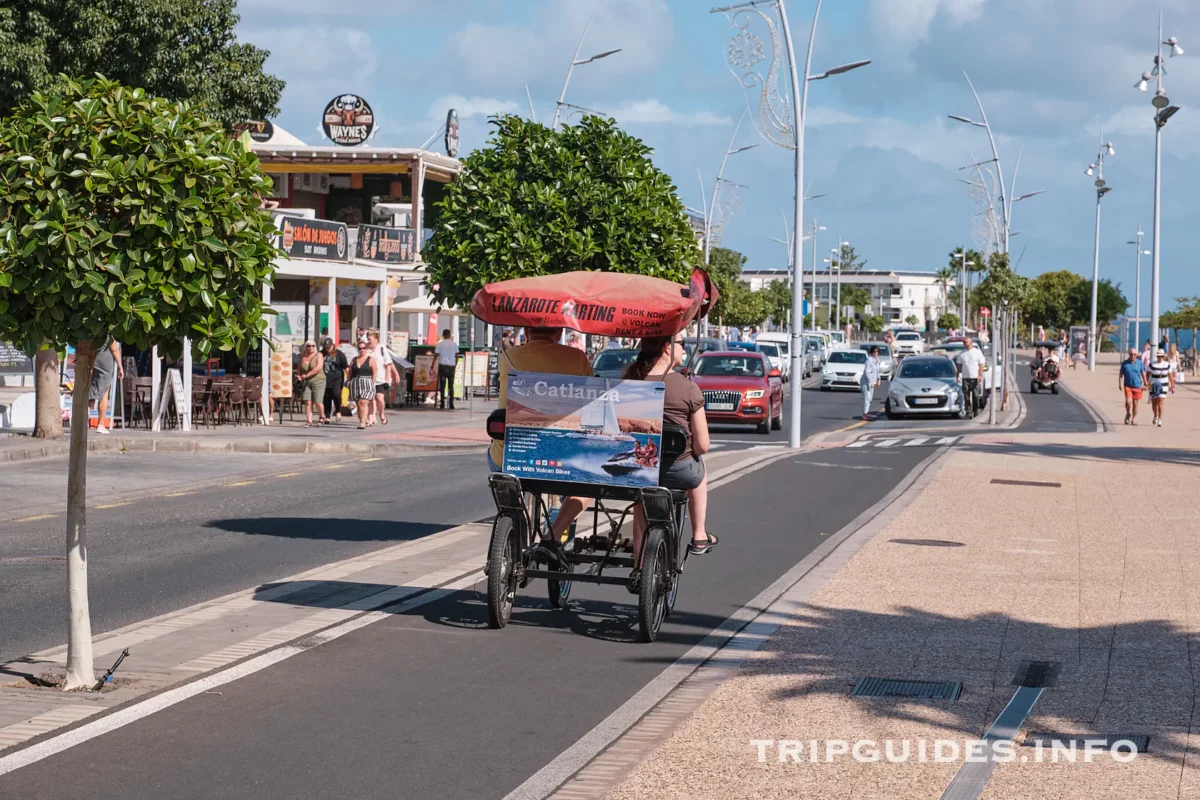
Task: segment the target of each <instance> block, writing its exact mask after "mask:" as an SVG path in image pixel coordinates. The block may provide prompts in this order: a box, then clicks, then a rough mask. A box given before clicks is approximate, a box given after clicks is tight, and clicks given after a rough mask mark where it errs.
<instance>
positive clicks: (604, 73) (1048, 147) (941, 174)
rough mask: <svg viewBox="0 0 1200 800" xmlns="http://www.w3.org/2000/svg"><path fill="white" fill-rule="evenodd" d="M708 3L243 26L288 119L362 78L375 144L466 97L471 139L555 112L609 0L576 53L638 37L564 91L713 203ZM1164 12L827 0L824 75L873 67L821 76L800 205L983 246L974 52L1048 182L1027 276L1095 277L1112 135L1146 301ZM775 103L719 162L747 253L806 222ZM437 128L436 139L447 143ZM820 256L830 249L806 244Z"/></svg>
mask: <svg viewBox="0 0 1200 800" xmlns="http://www.w3.org/2000/svg"><path fill="white" fill-rule="evenodd" d="M710 7H711V6H710V3H709V0H600V2H599V6H598V9H597V0H503V1H501V0H371V1H370V2H367V0H336V2H335V1H333V0H241V2H240V3H239V12H240V13H241V15H242V21H241V24H240V26H239V29H238V35H239V37H240V38H241V39H243V40H246V41H250V42H253V43H255V44H257V45H259V46H261V47H264V48H266V49H268V50H270V51H271V56H270V58H269V60H268V61H267V68H268V70H269V71H271V72H272V73H273V74H275V75H278V76H279V77H281V78H283V79H284V80H286V81H287V89H286V90H285V91H284V94H283V98H282V100H281V103H280V105H281V114H280V115H279V117H278V118H277V120H276V122H278V123H279V124H281V125H282V126H283V127H284V128H286V129H288V130H289V131H290V132H291V133H293V134H295V135H296V136H298V137H299V138H301V139H302V140H304V141H305V142H309V143H317V142H318V141H319V140H320V134H319V132H318V130H317V128H318V124H319V121H320V115H321V111H322V110H323V109H324V107H325V105H326V104H327V102H328V101H329V100H330V99H331V98H333V97H334V96H335V95H338V94H342V93H347V92H353V93H356V94H360V95H362V96H363V97H365V98H366V99H367V100H368V101H369V102H370V103H371V105H372V107H373V108H374V111H375V114H376V119H377V120H378V122H379V125H380V129H379V133H378V135H377V137H376V139H375V141H374V144H376V145H380V146H401V147H416V146H419V145H421V144H422V143H423V142H425V141H426V140H427V139H428V138H429V137H430V136H431V135H433V134H434V133H435V132H436V131H437V130H438V128H439V127H440V126H441V124H442V123H443V121H444V119H445V115H446V111H447V109H449V108H456V109H457V110H458V113H459V117H460V120H461V142H462V144H461V152H460V155H465V154H467V153H468V152H470V151H471V150H472V149H474V148H477V147H480V146H483V145H484V144H485V143H486V140H487V136H488V131H489V126H488V122H487V118H488V116H489V115H492V114H495V113H501V112H504V113H516V114H521V115H524V116H528V115H529V114H530V113H531V109H530V103H529V100H528V99H527V94H526V92H527V90H528V98H532V106H533V109H532V113H536V116H537V119H538V120H540V121H542V122H546V123H548V122H549V121H550V120H551V118H552V117H553V115H554V108H555V102H556V100H557V99H558V94H559V92H560V91H561V89H562V83H563V77H564V75H565V73H566V69H567V66H568V64H569V63H570V60H571V56H572V53H573V51H574V48H575V46H576V43H577V42H578V39H579V35H580V33H581V32H582V31H583V29H584V26H585V24H586V23H587V20H588V18H589V16H590V15H591V14H592V13H593V11H594V10H595V12H596V14H595V18H594V21H593V24H592V26H591V28H590V30H589V31H588V34H587V37H586V39H585V41H584V44H583V48H582V51H581V53H580V57H581V58H585V57H587V56H589V55H592V54H595V53H599V52H603V51H606V50H611V49H615V48H621V52H619V53H616V54H615V55H612V56H610V57H608V58H605V59H603V60H601V61H596V62H593V63H590V64H586V65H582V66H579V67H577V68H576V69H575V72H574V75H573V76H572V79H571V84H570V87H569V90H568V92H567V102H569V103H573V104H576V105H579V106H584V107H587V108H591V109H597V110H599V111H602V112H604V113H606V114H608V115H609V116H612V117H614V118H615V119H616V120H617V121H618V123H619V124H620V125H621V127H623V128H624V129H625V130H627V131H629V132H630V133H632V134H634V135H636V136H638V137H639V138H641V139H643V140H644V141H645V142H646V143H647V144H648V145H649V146H651V147H652V148H654V154H653V156H652V158H653V159H654V162H655V163H656V164H657V165H658V166H659V168H661V169H662V170H664V171H665V172H666V173H668V174H669V175H670V176H671V177H672V178H673V180H674V182H675V184H676V186H677V187H678V192H679V195H680V197H681V199H682V200H683V202H684V204H685V205H687V206H689V207H693V208H696V209H700V208H702V206H703V205H704V198H705V197H706V195H707V193H709V192H711V190H712V186H713V181H714V178H715V177H716V173H717V170H718V168H719V167H720V164H721V159H722V156H723V154H724V153H725V149H726V148H727V146H728V145H729V142H730V137H731V136H732V134H733V133H734V127H735V125H737V123H738V120H739V118H741V116H742V114H743V112H745V111H746V110H747V107H748V102H747V95H746V94H745V93H744V91H743V88H742V83H741V81H740V80H739V78H738V77H736V76H735V75H733V74H732V73H731V72H730V69H729V68H728V66H727V62H726V42H727V40H728V39H729V38H730V37H731V36H733V35H734V34H735V33H736V30H735V29H734V28H733V27H732V25H731V23H730V20H729V19H728V18H727V16H726V15H724V14H719V13H718V14H710V13H709V9H710ZM786 7H787V11H788V14H789V15H790V17H789V21H790V23H791V29H792V35H793V37H794V40H795V42H796V47H797V49H798V51H800V52H801V53H802V52H803V50H804V48H805V46H806V44H807V41H808V37H809V32H810V29H811V21H812V14H813V11H814V8H815V0H786ZM1161 7H1162V10H1163V12H1164V15H1165V27H1164V37H1166V36H1175V37H1177V38H1178V40H1179V42H1180V44H1181V45H1182V46H1183V47H1184V49H1185V51H1186V53H1185V55H1184V56H1183V57H1180V58H1174V59H1171V60H1169V61H1167V62H1166V66H1167V74H1166V76H1165V88H1166V90H1167V94H1168V95H1169V97H1170V98H1171V102H1172V104H1174V105H1179V106H1181V107H1182V110H1181V111H1180V113H1178V114H1177V115H1176V116H1175V117H1174V118H1173V119H1172V120H1171V122H1170V123H1169V124H1168V125H1167V127H1166V129H1165V130H1164V135H1163V142H1164V144H1163V155H1162V245H1161V261H1162V292H1161V298H1162V307H1163V309H1164V310H1166V309H1169V308H1171V307H1173V306H1174V300H1173V298H1175V297H1177V296H1192V295H1200V285H1198V284H1200V280H1198V278H1197V271H1196V268H1195V266H1194V264H1193V262H1192V259H1193V258H1195V254H1196V253H1197V252H1198V250H1200V226H1198V225H1197V224H1196V222H1197V216H1198V215H1200V3H1197V2H1196V1H1195V0H1161ZM1155 12H1156V7H1152V6H1151V5H1150V4H1148V3H1143V2H1140V0H826V2H825V4H824V7H823V8H822V13H821V17H820V21H819V23H818V25H817V35H816V43H815V49H814V56H813V69H812V71H813V73H814V74H815V73H818V72H822V71H824V70H826V69H828V68H830V67H833V66H836V65H839V64H844V63H846V62H850V61H857V60H860V59H871V60H872V64H870V65H869V66H867V67H864V68H862V69H858V70H855V71H853V72H850V73H847V74H843V75H839V76H835V77H833V78H830V79H829V80H824V81H814V82H811V83H810V84H809V85H810V91H809V96H808V120H807V124H806V130H807V135H806V141H805V156H804V163H805V183H806V185H807V190H806V194H807V195H816V194H823V195H824V196H823V197H821V198H819V199H816V200H812V201H810V202H808V203H806V204H805V218H806V220H809V221H811V220H813V219H814V218H815V219H816V220H817V222H818V223H819V225H821V226H823V227H825V228H826V230H824V231H821V232H820V233H819V238H818V240H817V247H818V254H820V255H821V257H822V258H824V257H826V256H827V255H828V253H829V250H830V248H832V247H834V246H835V244H836V242H837V241H838V239H839V238H840V239H842V240H843V241H849V242H851V243H852V244H853V245H854V247H855V248H856V250H857V252H858V254H859V255H860V256H862V257H863V258H865V259H866V260H867V262H868V263H867V268H868V269H872V268H878V269H915V270H930V271H932V270H935V269H938V268H939V267H942V266H944V265H946V264H947V262H948V257H947V254H948V253H949V252H950V251H951V250H952V249H955V248H957V247H959V246H964V245H965V246H967V247H977V246H979V243H978V242H976V241H975V239H974V229H975V227H976V225H975V222H974V220H973V215H974V214H975V212H976V211H977V205H976V202H975V201H973V200H972V198H971V197H970V196H969V194H968V192H969V187H968V186H967V185H965V184H964V183H962V182H961V181H962V180H965V179H968V178H969V179H972V180H977V178H978V175H977V173H976V172H975V171H973V170H962V169H960V168H961V167H964V166H967V165H970V164H972V163H975V162H978V161H983V160H985V159H990V158H991V152H990V147H989V144H988V138H987V135H986V133H985V131H984V130H983V129H982V128H978V127H973V126H970V125H965V124H963V123H960V122H955V121H953V120H950V119H948V118H947V115H948V114H958V115H962V116H968V117H972V118H975V119H978V118H979V111H978V108H977V107H976V105H975V100H974V98H973V97H972V94H971V90H970V87H969V86H968V83H967V80H966V78H965V77H964V72H965V73H967V74H969V76H970V80H971V81H972V82H973V83H974V85H975V88H976V89H977V90H978V92H979V96H980V99H981V100H982V103H983V106H984V110H985V111H986V113H987V116H988V121H989V123H990V125H991V128H992V131H993V133H994V134H995V137H996V145H997V149H998V150H999V154H1000V162H1001V164H1000V166H1001V168H1002V171H1003V173H1004V177H1005V181H1006V184H1008V185H1009V187H1011V182H1012V181H1013V179H1014V172H1016V173H1017V174H1016V175H1015V186H1016V195H1017V196H1020V195H1022V194H1026V193H1031V192H1035V191H1044V192H1045V193H1044V194H1041V195H1038V196H1036V197H1032V198H1029V199H1027V200H1024V201H1021V202H1019V203H1017V204H1016V205H1015V206H1014V210H1013V218H1012V226H1011V229H1012V231H1013V232H1014V234H1015V235H1014V236H1013V237H1012V239H1011V246H1010V250H1011V253H1012V257H1013V261H1014V263H1016V264H1017V268H1018V271H1019V272H1021V273H1022V274H1025V275H1030V276H1034V275H1037V274H1040V273H1042V272H1046V271H1052V270H1059V269H1067V270H1071V271H1073V272H1076V273H1079V274H1081V275H1085V276H1090V274H1091V269H1092V255H1093V244H1094V235H1095V221H1096V216H1095V215H1096V194H1095V189H1094V187H1093V185H1092V180H1093V178H1089V177H1087V176H1086V175H1085V174H1084V171H1085V170H1086V168H1087V166H1088V164H1089V163H1091V162H1092V161H1094V160H1095V158H1096V155H1097V152H1098V151H1099V149H1100V143H1101V141H1111V142H1112V144H1113V146H1114V148H1115V150H1116V154H1115V155H1113V156H1109V157H1107V159H1106V162H1105V169H1104V177H1105V180H1107V182H1108V185H1109V186H1110V187H1112V189H1113V191H1112V192H1111V193H1109V194H1108V195H1107V196H1106V197H1105V198H1104V201H1103V206H1102V210H1101V213H1102V225H1101V231H1100V275H1101V277H1102V278H1110V279H1112V280H1113V281H1114V282H1116V283H1119V284H1120V285H1121V287H1122V290H1123V291H1124V292H1125V294H1126V296H1127V297H1129V298H1130V300H1131V301H1132V300H1133V296H1134V291H1133V289H1134V284H1135V281H1134V272H1135V250H1136V248H1135V247H1134V246H1133V245H1131V244H1128V242H1129V241H1130V240H1132V239H1133V238H1134V235H1135V233H1136V231H1137V229H1138V227H1139V226H1141V228H1142V229H1143V230H1144V231H1145V232H1146V237H1145V241H1144V244H1143V249H1146V250H1149V249H1150V233H1149V232H1150V230H1151V223H1152V202H1153V169H1154V127H1153V121H1152V108H1151V106H1150V98H1151V94H1143V93H1141V92H1139V91H1137V90H1136V89H1135V88H1134V84H1135V83H1136V82H1137V80H1138V77H1139V75H1140V74H1141V73H1142V72H1143V71H1146V70H1148V69H1150V68H1151V66H1152V61H1153V57H1154V54H1155V44H1156V41H1157V24H1158V21H1157V15H1156V13H1155ZM752 30H754V31H755V32H756V33H758V34H759V35H762V34H764V33H765V29H764V28H762V27H757V26H756V27H753V28H752ZM766 47H767V49H768V53H769V49H770V39H769V38H767V39H766ZM801 57H802V56H801ZM768 59H769V55H768ZM785 64H786V62H785ZM765 66H766V64H765V63H764V64H762V65H760V67H765ZM801 66H803V65H802V64H801ZM781 85H782V86H783V88H784V91H785V92H787V91H788V86H787V84H786V82H785V81H783V80H781ZM1151 91H1153V85H1152V88H1151ZM756 100H757V96H756V95H755V96H752V97H751V98H750V103H752V104H753V105H752V107H751V108H750V111H749V113H748V114H747V116H746V118H745V120H744V122H743V123H742V125H741V128H740V130H739V131H738V135H737V137H736V139H735V143H734V148H738V147H742V146H746V145H753V144H756V145H757V147H755V148H754V149H752V150H747V151H745V152H742V153H738V154H736V155H733V156H731V157H730V158H729V160H728V163H727V165H726V167H725V172H724V177H725V178H726V179H727V180H730V181H733V182H736V183H738V184H741V185H742V186H744V187H745V188H739V189H737V190H736V196H737V200H738V207H737V208H736V210H735V211H734V213H732V215H729V216H727V218H726V223H725V231H724V239H723V244H724V245H725V246H727V247H731V248H733V249H735V250H738V251H740V252H742V253H744V254H745V255H746V256H747V257H748V259H749V260H748V263H747V267H749V268H760V269H772V268H774V269H782V268H786V266H787V263H788V262H787V253H786V250H785V248H784V246H783V245H782V244H780V243H778V242H776V241H773V239H782V238H784V235H785V233H784V225H785V222H784V215H786V216H787V217H788V220H789V222H788V224H789V225H790V219H791V215H792V213H793V212H792V197H793V194H794V188H793V187H794V182H793V174H792V170H793V159H794V151H792V150H789V149H784V148H782V147H779V146H777V145H775V144H773V143H770V142H769V141H767V140H766V139H764V138H763V137H762V136H760V134H759V133H758V132H757V130H756V124H755V123H756V122H757V120H758V116H759V115H758V104H757V101H756ZM441 146H442V145H441V139H440V137H439V138H438V139H437V140H435V143H434V144H432V145H430V149H440V148H441ZM1018 158H1019V159H1020V162H1019V169H1018V164H1017V161H1018ZM701 181H703V186H704V187H705V190H706V192H705V193H702V192H701ZM1007 191H1008V190H1007V188H1006V193H1007ZM1018 232H1019V233H1018ZM1149 263H1150V259H1149V257H1147V258H1145V259H1144V263H1143V269H1142V273H1143V281H1142V283H1143V288H1142V313H1143V314H1148V313H1149V287H1150V283H1149V281H1150V278H1149V273H1150V269H1149ZM804 264H805V268H806V269H807V268H810V267H811V249H809V248H806V251H805V255H804ZM1131 312H1132V309H1131Z"/></svg>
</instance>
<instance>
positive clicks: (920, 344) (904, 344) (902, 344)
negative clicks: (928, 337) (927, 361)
mask: <svg viewBox="0 0 1200 800" xmlns="http://www.w3.org/2000/svg"><path fill="white" fill-rule="evenodd" d="M893 339H894V341H895V347H896V355H898V356H900V357H901V358H903V357H905V356H919V355H921V354H922V353H924V352H925V340H924V339H922V338H921V334H920V333H918V332H917V331H896V335H895V336H894V337H893Z"/></svg>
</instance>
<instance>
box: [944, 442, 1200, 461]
mask: <svg viewBox="0 0 1200 800" xmlns="http://www.w3.org/2000/svg"><path fill="white" fill-rule="evenodd" d="M956 449H958V450H973V451H976V452H983V453H989V454H994V455H1006V456H1028V457H1049V458H1070V459H1075V460H1079V461H1122V462H1138V461H1143V462H1153V463H1155V464H1171V465H1176V466H1185V467H1195V466H1200V451H1196V450H1187V449H1184V448H1181V447H1122V446H1116V445H1109V446H1096V445H1093V444H1088V445H1076V444H1038V443H1032V442H1022V441H1019V440H1018V441H1015V442H1005V443H1002V444H970V443H969V440H968V443H967V444H962V445H959V446H958V447H957V448H956Z"/></svg>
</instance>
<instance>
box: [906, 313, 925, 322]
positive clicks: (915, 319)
mask: <svg viewBox="0 0 1200 800" xmlns="http://www.w3.org/2000/svg"><path fill="white" fill-rule="evenodd" d="M904 321H905V322H907V323H908V324H909V325H920V324H921V319H920V317H918V316H917V315H916V314H909V315H908V316H907V317H905V318H904Z"/></svg>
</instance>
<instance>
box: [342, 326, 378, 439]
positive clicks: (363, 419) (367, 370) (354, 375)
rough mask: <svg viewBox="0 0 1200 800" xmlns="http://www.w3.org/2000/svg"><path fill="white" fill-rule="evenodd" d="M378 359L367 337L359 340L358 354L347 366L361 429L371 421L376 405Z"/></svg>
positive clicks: (371, 423)
mask: <svg viewBox="0 0 1200 800" xmlns="http://www.w3.org/2000/svg"><path fill="white" fill-rule="evenodd" d="M377 361H378V359H377V358H376V357H375V355H374V354H373V353H372V352H371V346H370V343H369V342H368V341H367V337H365V336H363V337H361V338H360V339H359V340H358V355H356V356H355V357H354V358H353V359H351V361H350V366H349V367H347V368H346V383H347V385H348V386H349V387H350V399H351V400H352V401H354V408H355V410H356V411H357V412H358V429H359V430H360V431H361V430H362V429H363V428H366V427H367V426H368V425H373V424H374V422H370V421H369V419H370V415H371V411H372V410H373V409H374V407H375V372H376V366H377V365H376V362H377Z"/></svg>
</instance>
